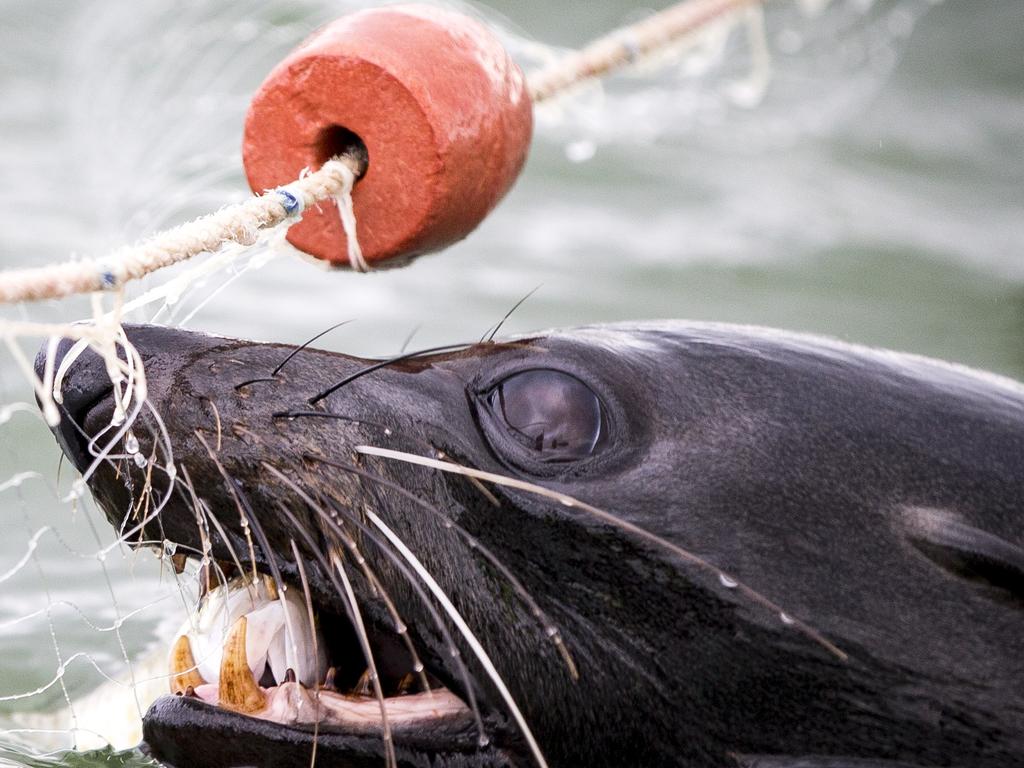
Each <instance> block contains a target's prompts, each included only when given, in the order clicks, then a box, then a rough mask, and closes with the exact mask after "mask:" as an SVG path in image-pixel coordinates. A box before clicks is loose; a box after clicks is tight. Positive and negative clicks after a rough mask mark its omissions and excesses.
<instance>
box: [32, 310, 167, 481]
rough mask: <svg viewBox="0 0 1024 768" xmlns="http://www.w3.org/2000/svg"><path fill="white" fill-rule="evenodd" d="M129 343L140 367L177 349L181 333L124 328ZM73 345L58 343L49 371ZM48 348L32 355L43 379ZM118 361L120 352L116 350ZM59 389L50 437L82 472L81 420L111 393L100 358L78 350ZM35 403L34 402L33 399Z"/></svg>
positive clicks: (85, 439) (84, 435)
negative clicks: (56, 421) (57, 419)
mask: <svg viewBox="0 0 1024 768" xmlns="http://www.w3.org/2000/svg"><path fill="white" fill-rule="evenodd" d="M124 330H125V334H126V335H127V336H128V340H129V342H131V344H132V346H133V347H135V349H136V350H137V351H138V352H139V355H140V356H141V357H142V362H143V365H145V364H146V363H147V362H148V361H149V360H150V359H152V358H153V357H156V356H158V355H161V354H164V353H166V352H169V351H172V350H174V349H177V348H178V347H180V345H181V332H180V331H176V330H174V329H170V328H161V327H160V326H153V325H135V326H130V325H126V326H124ZM74 345H75V342H74V341H73V340H71V339H62V340H61V341H60V343H59V344H58V345H57V348H56V352H55V354H54V359H53V369H54V370H55V371H57V370H59V369H60V366H61V363H62V362H63V361H64V358H65V357H67V355H68V353H69V352H70V351H71V349H72V347H73V346H74ZM47 353H48V345H47V344H44V345H43V346H42V348H41V349H40V350H39V353H38V354H37V355H36V359H35V364H34V367H35V372H36V375H37V376H39V377H40V379H41V378H43V374H44V372H45V370H46V358H47ZM118 354H119V356H120V357H121V359H122V360H123V359H125V355H124V352H123V351H122V350H120V349H119V350H118ZM59 385H60V396H61V402H60V403H59V404H58V409H59V411H60V417H61V418H60V423H59V424H58V425H57V426H56V427H54V428H53V434H54V437H56V438H57V444H58V445H59V446H60V448H61V450H62V451H63V452H64V454H65V455H66V456H67V457H68V458H69V459H71V460H72V461H73V462H74V464H75V466H76V467H77V468H78V469H79V470H80V471H84V470H85V469H86V468H88V466H89V465H90V464H91V463H92V458H93V457H92V456H91V455H90V454H89V450H88V446H89V441H90V440H91V438H92V435H90V434H88V432H87V431H86V429H85V419H86V417H87V416H88V414H89V412H90V410H92V408H93V407H94V406H96V405H97V404H98V403H100V402H101V401H103V400H104V399H105V398H106V397H108V396H109V395H110V393H111V392H112V391H113V385H112V384H111V382H110V376H109V375H108V373H107V366H106V363H105V362H104V360H103V357H102V356H101V355H99V354H97V353H96V352H94V351H93V350H91V349H85V350H82V351H81V352H80V353H79V354H78V355H77V356H76V357H75V359H74V361H73V362H72V363H71V365H70V366H69V367H68V370H67V371H66V372H65V373H64V375H63V377H62V378H61V381H60V382H59ZM37 400H38V398H37Z"/></svg>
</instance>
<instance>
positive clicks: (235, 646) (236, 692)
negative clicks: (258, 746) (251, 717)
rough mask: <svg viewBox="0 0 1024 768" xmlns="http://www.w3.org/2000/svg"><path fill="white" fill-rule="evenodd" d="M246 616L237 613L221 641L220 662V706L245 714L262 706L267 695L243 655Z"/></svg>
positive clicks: (265, 701)
mask: <svg viewBox="0 0 1024 768" xmlns="http://www.w3.org/2000/svg"><path fill="white" fill-rule="evenodd" d="M245 630H246V622H245V616H240V617H239V618H238V620H237V621H236V622H235V623H234V625H233V626H232V627H231V629H230V631H229V632H228V636H227V639H226V640H225V641H224V654H223V657H222V658H221V662H220V705H221V706H222V707H224V709H230V710H231V711H232V712H241V713H242V714H244V715H248V714H252V713H253V712H258V711H260V710H261V709H263V708H264V707H265V706H266V704H267V697H266V696H265V695H264V694H263V691H262V690H260V686H259V684H258V683H257V682H256V678H255V677H253V674H252V670H251V669H249V660H248V658H247V657H246V655H245Z"/></svg>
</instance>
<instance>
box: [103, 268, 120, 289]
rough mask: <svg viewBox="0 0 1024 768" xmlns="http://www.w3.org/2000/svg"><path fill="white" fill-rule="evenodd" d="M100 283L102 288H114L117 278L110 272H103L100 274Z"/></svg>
mask: <svg viewBox="0 0 1024 768" xmlns="http://www.w3.org/2000/svg"><path fill="white" fill-rule="evenodd" d="M100 283H101V284H102V285H103V287H104V288H116V287H117V278H116V277H114V273H113V272H110V271H103V272H101V273H100Z"/></svg>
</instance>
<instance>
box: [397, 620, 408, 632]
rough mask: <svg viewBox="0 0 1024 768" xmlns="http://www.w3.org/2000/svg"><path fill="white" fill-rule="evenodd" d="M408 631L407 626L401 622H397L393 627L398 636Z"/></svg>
mask: <svg viewBox="0 0 1024 768" xmlns="http://www.w3.org/2000/svg"><path fill="white" fill-rule="evenodd" d="M408 631H409V628H408V627H407V626H405V624H402V623H401V622H399V623H398V624H396V625H395V632H397V633H398V634H400V635H404V634H405V633H406V632H408Z"/></svg>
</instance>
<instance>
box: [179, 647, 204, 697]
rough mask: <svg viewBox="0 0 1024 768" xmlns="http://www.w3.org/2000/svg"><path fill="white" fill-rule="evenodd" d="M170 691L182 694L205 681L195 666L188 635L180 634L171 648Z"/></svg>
mask: <svg viewBox="0 0 1024 768" xmlns="http://www.w3.org/2000/svg"><path fill="white" fill-rule="evenodd" d="M170 665H171V693H175V694H183V693H186V692H187V691H188V690H189V689H190V688H191V689H195V688H198V687H199V686H200V685H205V684H206V681H205V680H204V679H203V676H202V675H201V674H199V670H198V669H197V668H196V660H195V657H194V656H193V655H192V644H191V643H190V642H189V639H188V636H186V635H182V636H181V637H179V638H178V639H177V640H176V641H175V642H174V647H173V648H171V659H170Z"/></svg>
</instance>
